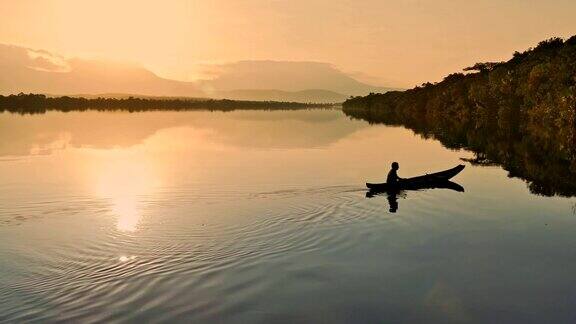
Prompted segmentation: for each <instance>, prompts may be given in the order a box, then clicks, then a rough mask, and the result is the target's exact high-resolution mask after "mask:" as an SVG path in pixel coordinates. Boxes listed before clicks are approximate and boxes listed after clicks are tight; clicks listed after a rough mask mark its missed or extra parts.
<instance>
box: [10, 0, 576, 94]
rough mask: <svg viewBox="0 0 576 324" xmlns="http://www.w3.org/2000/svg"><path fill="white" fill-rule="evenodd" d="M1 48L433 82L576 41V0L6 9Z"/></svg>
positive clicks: (190, 71)
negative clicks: (553, 40) (317, 66)
mask: <svg viewBox="0 0 576 324" xmlns="http://www.w3.org/2000/svg"><path fill="white" fill-rule="evenodd" d="M0 12H1V13H2V21H1V22H0V43H6V44H15V45H22V46H27V47H31V48H36V49H45V50H48V51H52V52H56V53H60V54H63V55H65V56H67V57H74V56H80V57H98V58H107V59H114V60H127V61H134V62H139V63H141V64H143V65H144V66H146V67H148V68H150V69H151V70H152V71H154V72H156V73H158V74H160V75H162V76H165V77H170V78H177V79H182V80H191V79H194V78H197V77H199V76H201V75H200V74H199V72H200V71H202V68H201V67H202V66H203V65H204V64H213V63H225V62H233V61H238V60H264V59H271V60H288V61H320V62H328V63H332V64H334V65H335V66H336V67H338V68H339V69H341V70H342V71H344V72H346V73H349V74H351V75H354V76H355V77H357V78H358V79H360V80H362V81H367V82H370V83H373V84H376V85H387V86H404V87H407V86H413V85H416V84H420V83H422V82H424V81H436V80H439V79H441V78H442V77H443V76H445V75H446V74H448V73H450V72H454V71H456V70H459V69H461V68H463V67H466V66H467V65H471V64H473V63H474V62H476V61H489V60H503V59H507V58H509V57H510V56H511V54H512V53H513V52H514V51H515V50H523V49H526V48H527V47H529V46H533V45H535V44H536V43H537V42H538V41H540V40H542V39H545V38H548V37H551V36H561V37H567V36H570V35H572V34H576V18H574V14H575V13H576V1H574V0H546V1H544V0H539V1H536V0H477V1H463V0H460V1H458V0H429V1H424V0H421V1H420V0H393V1H390V0H365V1H358V0H356V1H351V0H289V1H288V0H285V1H280V0H278V1H273V0H161V1H155V0H146V1H144V0H138V1H133V0H94V1H88V0H0Z"/></svg>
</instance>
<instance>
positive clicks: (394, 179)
mask: <svg viewBox="0 0 576 324" xmlns="http://www.w3.org/2000/svg"><path fill="white" fill-rule="evenodd" d="M399 168H400V166H399V165H398V162H392V169H391V170H390V172H388V176H387V177H386V182H387V183H389V184H394V183H398V181H400V180H402V178H400V177H399V176H398V173H397V171H398V169H399Z"/></svg>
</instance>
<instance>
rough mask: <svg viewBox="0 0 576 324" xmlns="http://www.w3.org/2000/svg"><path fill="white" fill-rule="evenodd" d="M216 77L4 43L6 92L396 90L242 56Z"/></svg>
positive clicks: (330, 95)
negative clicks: (162, 72) (174, 74)
mask: <svg viewBox="0 0 576 324" xmlns="http://www.w3.org/2000/svg"><path fill="white" fill-rule="evenodd" d="M210 68H211V69H212V70H213V73H212V74H213V75H214V77H213V78H212V79H207V80H196V81H193V82H187V81H179V80H172V79H167V78H163V77H160V76H158V75H156V74H155V73H153V72H152V71H150V70H148V69H146V68H144V67H142V66H140V65H137V64H126V63H118V62H113V61H106V60H90V59H82V58H71V59H69V58H64V57H63V56H60V55H58V54H54V53H51V52H48V51H44V50H35V49H30V48H26V47H22V46H15V45H3V44H0V94H15V93H20V92H24V93H29V92H30V93H44V94H49V95H79V94H85V95H92V96H94V95H103V94H111V93H115V94H130V95H135V96H138V95H142V96H170V97H175V96H176V97H200V98H218V99H221V98H227V99H238V100H274V101H296V102H318V103H325V102H334V103H337V102H342V101H344V100H346V98H348V97H349V96H358V95H366V94H368V93H370V92H386V91H388V90H393V89H391V88H383V87H376V86H372V85H369V84H366V83H363V82H360V81H358V80H356V79H354V78H353V77H351V76H349V75H347V74H346V73H343V72H342V71H339V70H338V69H336V68H335V67H334V66H332V65H330V64H327V63H320V62H290V61H239V62H235V63H229V64H222V65H213V66H210Z"/></svg>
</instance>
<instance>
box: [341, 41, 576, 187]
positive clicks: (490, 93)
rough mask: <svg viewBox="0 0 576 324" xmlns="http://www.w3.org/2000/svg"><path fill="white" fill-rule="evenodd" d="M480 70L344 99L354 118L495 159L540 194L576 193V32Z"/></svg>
mask: <svg viewBox="0 0 576 324" xmlns="http://www.w3.org/2000/svg"><path fill="white" fill-rule="evenodd" d="M486 66H487V68H484V69H479V71H480V72H478V73H474V74H469V75H463V74H453V75H450V76H448V77H447V78H446V79H445V80H444V81H442V82H440V83H438V84H434V85H433V84H425V85H423V86H422V87H417V88H414V89H411V90H408V91H405V92H389V93H386V94H371V95H369V96H366V97H356V98H352V99H350V100H348V101H346V102H345V103H344V107H343V108H344V112H345V113H346V114H347V115H349V116H352V117H355V118H360V119H364V120H367V121H369V122H370V123H384V124H387V125H402V126H405V127H408V128H410V129H412V130H413V131H414V132H416V133H417V134H420V135H421V136H423V137H424V138H433V139H437V140H439V141H440V142H441V143H442V144H443V145H444V146H446V147H447V148H452V149H459V148H465V149H468V150H471V151H473V152H474V153H475V154H476V158H475V159H473V160H472V161H471V162H473V163H474V164H478V165H490V164H494V163H497V164H499V165H502V166H503V167H504V169H506V170H507V171H508V172H509V175H510V176H511V177H519V178H522V179H524V180H525V181H526V182H527V183H528V186H529V188H530V191H531V192H533V193H536V194H541V195H546V196H550V195H563V196H574V195H576V77H574V76H575V75H576V37H572V38H571V39H569V40H567V41H565V42H563V41H562V40H560V39H551V40H548V41H544V42H542V43H540V44H539V45H538V47H536V48H535V49H533V50H529V51H527V52H524V53H515V55H514V58H512V59H511V60H510V61H508V62H506V63H499V64H490V65H489V66H488V65H486Z"/></svg>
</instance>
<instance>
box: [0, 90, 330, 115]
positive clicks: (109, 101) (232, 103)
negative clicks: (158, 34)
mask: <svg viewBox="0 0 576 324" xmlns="http://www.w3.org/2000/svg"><path fill="white" fill-rule="evenodd" d="M332 106H333V105H332V104H317V103H301V102H279V101H246V100H228V99H193V98H185V99H180V98H178V99H176V98H161V99H156V98H137V97H129V98H100V97H99V98H82V97H68V96H62V97H49V96H46V95H43V94H32V93H30V94H24V93H20V94H17V95H8V96H3V95H0V112H5V111H7V112H12V113H20V114H42V113H45V112H47V111H51V110H53V111H63V112H68V111H86V110H99V111H116V110H121V111H129V112H141V111H156V110H173V111H180V110H182V111H183V110H218V111H231V110H236V109H249V110H295V109H309V108H332Z"/></svg>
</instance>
